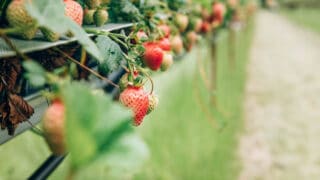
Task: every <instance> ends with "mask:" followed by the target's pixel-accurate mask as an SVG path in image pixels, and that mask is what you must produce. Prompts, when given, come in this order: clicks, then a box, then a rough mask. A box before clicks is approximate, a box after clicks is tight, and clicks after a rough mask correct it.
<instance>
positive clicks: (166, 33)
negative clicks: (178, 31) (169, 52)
mask: <svg viewBox="0 0 320 180" xmlns="http://www.w3.org/2000/svg"><path fill="white" fill-rule="evenodd" d="M158 29H160V31H161V32H162V33H163V35H164V37H166V38H168V37H169V36H170V32H171V30H170V27H169V26H168V25H166V24H161V25H158Z"/></svg>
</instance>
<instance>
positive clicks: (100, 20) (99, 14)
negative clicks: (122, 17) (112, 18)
mask: <svg viewBox="0 0 320 180" xmlns="http://www.w3.org/2000/svg"><path fill="white" fill-rule="evenodd" d="M108 19H109V14H108V11H107V10H105V9H98V10H96V12H95V13H94V14H93V20H94V23H95V24H96V26H98V27H99V26H102V25H104V24H105V23H106V22H107V21H108Z"/></svg>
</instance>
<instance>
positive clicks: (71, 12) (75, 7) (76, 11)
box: [64, 0, 83, 26]
mask: <svg viewBox="0 0 320 180" xmlns="http://www.w3.org/2000/svg"><path fill="white" fill-rule="evenodd" d="M64 4H65V14H66V16H68V17H70V18H71V19H72V20H73V21H75V22H76V23H77V24H78V25H79V26H81V25H82V20H83V9H82V7H81V5H80V4H79V3H78V2H76V1H73V0H64Z"/></svg>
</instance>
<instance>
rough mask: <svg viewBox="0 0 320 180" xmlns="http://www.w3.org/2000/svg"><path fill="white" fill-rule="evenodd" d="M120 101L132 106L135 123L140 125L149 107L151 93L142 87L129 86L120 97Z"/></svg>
mask: <svg viewBox="0 0 320 180" xmlns="http://www.w3.org/2000/svg"><path fill="white" fill-rule="evenodd" d="M119 100H120V102H121V103H122V104H123V105H124V106H126V107H128V108H130V109H131V110H132V112H133V115H134V121H133V124H134V125H135V126H139V125H140V124H141V123H142V121H143V118H144V117H145V116H146V114H147V112H148V108H149V94H148V93H147V92H145V91H144V90H143V88H142V87H135V86H130V85H129V86H128V87H127V88H126V89H125V90H124V91H123V92H122V93H121V94H120V97H119Z"/></svg>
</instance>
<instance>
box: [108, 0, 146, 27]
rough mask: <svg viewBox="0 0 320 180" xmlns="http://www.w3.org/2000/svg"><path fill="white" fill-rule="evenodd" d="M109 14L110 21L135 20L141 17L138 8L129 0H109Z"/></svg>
mask: <svg viewBox="0 0 320 180" xmlns="http://www.w3.org/2000/svg"><path fill="white" fill-rule="evenodd" d="M109 6H110V7H112V8H110V9H109V16H110V19H111V20H112V21H129V22H132V21H134V22H137V21H139V20H141V19H142V15H141V14H140V11H139V9H138V8H137V7H136V6H135V5H134V4H132V3H131V2H130V1H129V0H110V5H109Z"/></svg>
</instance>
